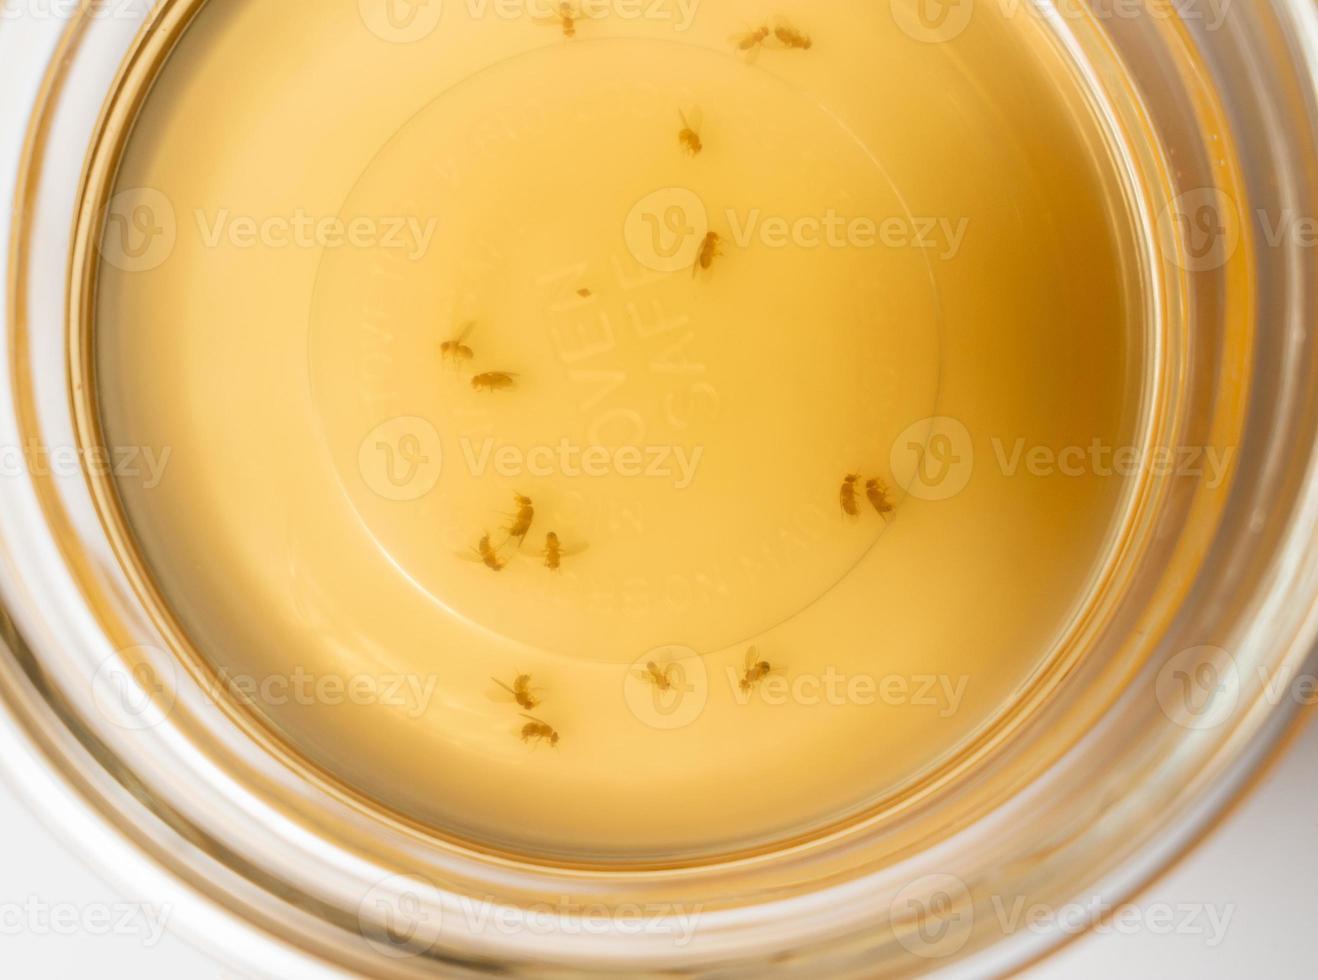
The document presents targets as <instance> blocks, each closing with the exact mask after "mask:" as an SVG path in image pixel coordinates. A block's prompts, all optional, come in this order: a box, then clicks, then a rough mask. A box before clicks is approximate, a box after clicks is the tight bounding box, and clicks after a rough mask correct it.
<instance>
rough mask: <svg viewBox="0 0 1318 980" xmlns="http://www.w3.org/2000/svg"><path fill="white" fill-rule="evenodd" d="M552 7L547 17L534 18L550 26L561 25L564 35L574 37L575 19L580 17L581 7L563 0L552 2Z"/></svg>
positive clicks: (575, 31)
mask: <svg viewBox="0 0 1318 980" xmlns="http://www.w3.org/2000/svg"><path fill="white" fill-rule="evenodd" d="M552 9H553V11H554V12H553V14H551V15H550V16H548V17H537V18H536V20H537V21H539V22H540V23H541V24H545V25H548V26H550V27H562V28H563V36H564V37H567V38H573V37H576V36H577V21H578V20H580V19H581V7H580V6H578V5H577V4H576V3H568V2H566V0H564V2H560V3H556V4H553V5H552Z"/></svg>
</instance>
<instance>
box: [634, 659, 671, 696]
mask: <svg viewBox="0 0 1318 980" xmlns="http://www.w3.org/2000/svg"><path fill="white" fill-rule="evenodd" d="M674 669H675V665H674V664H664V665H663V666H662V667H660V666H659V665H658V664H657V663H655V662H654V661H653V660H651V661H649V662H648V663H646V665H645V669H644V670H638V671H635V672H634V673H635V674H636V676H637V677H638V678H639V679H640V680H643V681H645V682H646V683H647V684H653V685H654V686H655V687H657V688H658V689H659V690H661V691H671V690H672V689H673V687H674V681H673V671H674Z"/></svg>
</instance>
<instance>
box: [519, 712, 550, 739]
mask: <svg viewBox="0 0 1318 980" xmlns="http://www.w3.org/2000/svg"><path fill="white" fill-rule="evenodd" d="M522 717H523V718H525V719H526V724H525V725H523V726H522V741H523V742H535V743H537V744H539V743H540V742H542V741H545V740H548V742H549V744H550V745H557V744H558V732H556V731H554V729H553V728H552V727H551V726H550V725H549V724H548V723H547V722H543V721H541V720H540V719H539V718H532V717H531V716H530V715H522Z"/></svg>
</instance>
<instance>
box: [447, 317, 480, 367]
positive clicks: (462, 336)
mask: <svg viewBox="0 0 1318 980" xmlns="http://www.w3.org/2000/svg"><path fill="white" fill-rule="evenodd" d="M475 327H476V324H475V323H464V324H463V325H462V332H461V333H459V334H458V335H457V337H455V338H454V339H453V340H446V341H444V342H443V343H442V344H440V345H439V355H440V357H441V358H442V359H443V360H445V361H452V362H453V363H454V364H465V363H467V362H468V361H470V360H472V359H473V358H474V357H475V356H476V352H475V351H473V350H472V349H471V348H470V347H468V346H467V344H466V343H465V341H466V339H467V336H468V335H469V334H470V333H471V331H472V330H473V329H475Z"/></svg>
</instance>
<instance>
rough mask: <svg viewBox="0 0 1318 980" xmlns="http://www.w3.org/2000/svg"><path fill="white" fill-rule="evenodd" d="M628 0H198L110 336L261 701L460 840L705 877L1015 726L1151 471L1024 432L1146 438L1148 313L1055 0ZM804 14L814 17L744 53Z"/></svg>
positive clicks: (125, 225) (166, 575) (168, 78)
mask: <svg viewBox="0 0 1318 980" xmlns="http://www.w3.org/2000/svg"><path fill="white" fill-rule="evenodd" d="M377 7H378V8H381V9H376V8H377ZM616 7H617V9H613V8H611V7H608V6H607V5H605V6H604V7H603V8H602V10H603V13H604V15H603V16H595V17H586V16H582V17H581V18H580V19H578V20H576V21H575V22H574V23H572V24H571V25H570V27H568V28H567V29H565V27H564V25H563V24H562V22H561V19H559V20H555V19H554V18H552V17H549V16H547V14H548V8H547V6H545V5H537V4H535V3H530V4H529V5H524V6H517V7H516V8H515V9H514V7H510V6H509V5H507V4H500V5H496V4H493V3H491V4H489V5H486V4H481V3H475V2H468V3H457V2H453V3H446V4H443V5H442V7H440V6H439V5H429V6H421V7H413V8H408V7H406V6H405V5H404V6H400V7H398V8H397V9H393V8H390V9H388V10H384V9H383V8H384V5H382V4H381V5H374V6H373V5H372V4H371V3H369V2H365V0H364V2H363V3H360V4H358V3H335V4H327V3H321V2H313V0H286V2H281V3H269V2H257V0H250V2H247V0H244V2H235V3H225V4H210V5H207V6H205V7H204V8H203V9H202V10H201V12H200V13H199V14H198V16H197V17H196V19H195V20H194V21H193V22H192V24H191V25H190V27H189V28H188V30H187V32H186V34H185V35H184V36H183V38H182V39H181V41H180V42H179V44H178V46H177V48H176V49H175V50H174V52H173V54H172V55H171V56H170V58H169V60H168V61H167V62H166V63H165V65H164V66H163V67H162V69H161V71H160V73H159V75H158V77H157V78H156V79H155V82H154V85H153V88H152V90H151V92H150V94H149V96H148V97H147V99H146V101H145V104H144V106H143V108H142V111H141V113H140V117H139V118H138V120H137V122H136V124H135V129H134V131H133V134H132V136H131V138H130V140H129V142H128V144H127V147H126V150H125V153H124V157H123V160H122V166H121V169H120V171H119V174H118V176H117V183H116V187H115V191H116V195H117V196H116V197H115V198H114V199H113V202H125V201H126V202H132V203H133V208H132V210H131V211H128V212H126V213H125V214H123V215H119V216H118V217H121V218H123V220H122V221H119V222H116V221H115V218H116V215H115V213H114V211H115V207H116V206H117V205H116V204H115V203H113V202H112V205H111V220H110V222H109V224H108V226H107V237H106V239H105V242H104V243H103V247H102V254H103V260H102V263H101V269H100V275H99V285H98V295H97V307H96V309H97V317H96V329H95V343H96V365H97V372H98V391H99V397H100V403H101V413H102V418H103V425H104V435H105V439H106V441H107V442H108V443H109V444H111V445H114V446H133V447H146V448H149V449H150V450H151V451H153V452H154V453H155V454H156V458H161V457H162V455H163V454H165V453H167V454H168V455H167V460H168V463H167V466H165V468H164V471H163V473H162V474H160V475H159V478H158V479H149V478H144V477H143V476H142V475H139V474H135V475H133V476H121V477H120V478H119V481H118V482H119V486H118V490H119V495H120V498H121V501H122V505H123V511H124V514H125V517H126V521H127V526H128V527H129V528H130V529H131V531H132V540H133V541H134V543H135V547H136V548H137V549H138V551H139V552H140V555H141V558H142V560H143V562H144V564H145V566H146V568H147V569H148V570H149V571H150V574H151V576H152V578H153V580H154V582H155V585H156V586H157V589H158V591H159V594H160V595H161V596H162V597H163V599H164V601H165V602H166V604H167V606H168V608H169V613H170V615H171V616H172V617H173V618H174V620H175V621H176V622H177V624H178V625H179V627H180V628H181V629H182V631H183V632H184V633H185V634H186V636H187V637H188V638H189V639H190V640H191V642H192V644H193V645H194V646H195V648H196V649H197V650H198V651H200V654H201V656H202V657H204V658H205V660H206V661H207V662H208V664H209V668H210V669H211V670H212V671H213V672H214V674H215V675H216V676H217V677H219V678H221V679H223V680H224V684H223V685H222V689H223V690H225V691H228V692H229V693H230V694H233V693H235V692H237V693H241V694H242V695H243V701H244V703H246V704H247V706H248V707H250V708H251V710H254V711H255V712H256V713H257V714H258V715H259V716H260V717H261V718H263V719H264V721H265V722H266V723H268V725H269V726H270V727H271V728H272V729H273V730H274V731H275V732H277V733H278V735H279V736H280V737H282V738H283V739H284V740H285V741H286V743H287V744H288V745H289V746H290V747H291V748H292V749H293V750H295V751H296V752H297V753H299V754H301V755H302V756H304V757H305V758H306V759H308V760H309V761H311V762H312V763H314V764H316V765H317V766H319V767H321V768H322V769H324V770H325V771H327V772H328V773H330V774H332V775H333V776H334V777H335V778H336V779H338V780H340V781H341V782H342V783H343V784H344V785H345V786H347V787H350V788H351V789H352V790H354V791H356V792H357V793H359V794H360V795H361V796H362V797H364V798H366V799H369V800H373V801H374V802H375V803H377V804H379V805H382V806H385V807H387V808H389V809H391V810H393V811H394V812H396V813H399V814H402V815H405V816H406V817H408V818H409V819H411V820H414V821H416V822H417V823H419V824H421V825H423V826H425V827H427V828H430V829H433V830H434V831H435V832H438V833H441V834H445V835H450V836H454V837H458V838H461V839H465V840H469V841H473V842H475V843H478V844H480V845H482V846H488V847H496V848H500V849H506V850H509V851H514V852H517V853H520V854H524V855H530V856H533V857H541V858H547V859H558V860H605V861H628V860H636V861H656V860H659V861H665V860H678V859H683V858H688V857H695V856H701V855H710V854H716V853H727V852H730V851H735V850H739V849H742V848H746V847H753V846H763V845H765V844H769V843H772V842H773V841H775V840H783V839H786V838H788V837H794V836H798V835H800V834H803V833H809V832H812V831H817V830H819V829H821V828H825V827H828V826H829V825H831V824H833V823H835V822H836V821H839V820H843V819H847V818H850V817H854V816H856V815H859V814H863V813H865V812H866V811H867V810H869V809H872V808H875V807H881V806H882V805H884V803H885V802H890V801H892V800H894V799H896V798H897V797H898V796H899V795H900V794H901V793H902V792H903V791H904V790H908V789H909V788H911V787H913V786H915V785H917V784H918V782H919V780H920V779H921V778H922V777H924V776H927V775H929V774H930V773H931V772H933V771H935V770H936V768H937V767H938V766H939V765H940V764H944V763H946V762H947V761H948V760H950V759H952V758H954V757H955V756H956V754H957V752H958V751H960V750H962V749H964V748H965V747H966V746H967V745H969V744H971V743H972V741H973V740H974V739H975V738H976V736H977V735H978V734H981V733H982V732H983V731H984V730H985V729H986V727H987V726H988V725H989V724H990V723H992V722H993V721H994V720H995V719H997V718H1000V717H1001V716H1002V713H1003V712H1004V711H1009V710H1010V709H1011V706H1012V703H1013V699H1014V698H1016V697H1017V696H1018V695H1019V694H1020V693H1021V692H1022V691H1023V690H1025V689H1026V688H1027V687H1028V685H1029V684H1030V682H1031V680H1032V679H1033V678H1036V677H1037V676H1038V675H1039V672H1040V671H1042V670H1043V669H1044V668H1045V667H1046V665H1047V664H1048V663H1049V658H1050V655H1051V654H1052V653H1054V652H1055V651H1056V649H1057V648H1058V645H1059V644H1060V643H1061V642H1062V641H1063V639H1064V637H1065V636H1066V632H1067V629H1068V627H1069V625H1070V624H1072V623H1073V622H1074V621H1075V619H1076V617H1077V616H1078V614H1079V613H1080V611H1081V610H1082V609H1083V608H1084V604H1085V598H1086V595H1087V592H1088V590H1089V589H1090V587H1091V585H1092V583H1093V582H1094V581H1095V578H1096V576H1097V575H1098V574H1099V571H1100V569H1101V568H1102V566H1103V563H1104V560H1105V556H1106V554H1107V552H1108V549H1109V545H1110V543H1111V541H1112V540H1113V538H1114V536H1115V535H1116V533H1117V532H1118V529H1119V525H1120V515H1121V510H1122V506H1123V501H1124V499H1125V495H1126V490H1127V489H1128V487H1127V485H1126V481H1124V480H1123V479H1121V478H1120V477H1115V476H1113V475H1111V471H1110V470H1107V469H1103V468H1101V467H1095V468H1092V469H1091V470H1089V471H1085V472H1080V473H1076V472H1073V471H1067V472H1066V473H1061V472H1058V471H1055V470H1053V471H1044V470H1039V469H1038V467H1028V466H1026V465H1025V464H1024V463H1023V462H1021V457H1020V456H1019V454H1018V449H1019V448H1020V447H1022V446H1023V447H1026V449H1027V451H1028V449H1029V448H1033V447H1048V448H1049V449H1051V450H1053V451H1057V450H1060V449H1062V448H1064V447H1077V446H1078V447H1090V446H1091V445H1093V444H1094V443H1095V442H1096V441H1097V442H1099V443H1101V444H1103V445H1105V446H1110V447H1119V446H1123V445H1129V444H1130V443H1131V440H1132V439H1133V438H1134V436H1133V432H1134V430H1135V426H1136V421H1137V417H1138V404H1139V400H1140V395H1141V392H1140V378H1141V377H1142V371H1143V357H1144V354H1143V347H1142V340H1141V338H1142V330H1143V324H1142V320H1141V310H1142V298H1141V297H1140V296H1139V295H1138V287H1137V285H1136V284H1137V282H1138V277H1137V276H1136V274H1135V272H1134V270H1133V268H1132V259H1131V256H1132V255H1134V254H1135V248H1134V244H1133V242H1134V233H1133V231H1132V228H1133V222H1132V220H1131V218H1130V216H1129V215H1128V213H1127V212H1126V211H1125V210H1124V205H1123V204H1122V201H1123V196H1122V194H1121V193H1120V181H1119V179H1118V176H1117V174H1118V171H1117V167H1116V165H1115V163H1114V162H1113V158H1112V156H1111V155H1110V154H1109V153H1108V151H1107V149H1106V146H1107V144H1106V142H1105V140H1104V138H1103V136H1102V133H1101V132H1100V130H1099V128H1098V127H1097V125H1096V124H1095V123H1094V121H1093V119H1092V117H1091V115H1090V113H1089V110H1088V109H1087V105H1088V103H1087V102H1086V99H1085V97H1084V93H1083V92H1082V91H1081V90H1080V89H1079V87H1078V84H1077V82H1076V81H1075V80H1074V79H1073V77H1072V75H1071V73H1070V71H1069V69H1068V68H1067V66H1066V65H1065V64H1064V63H1063V62H1062V61H1061V60H1060V57H1059V55H1058V54H1057V53H1056V51H1055V49H1054V48H1053V47H1052V45H1051V44H1050V43H1049V41H1048V40H1047V38H1046V36H1045V34H1044V33H1043V31H1042V29H1041V27H1040V25H1039V24H1038V23H1037V22H1036V21H1035V20H1034V19H1033V17H1032V16H1031V15H1028V14H1026V13H1025V12H1018V13H1017V15H1016V16H1014V17H1011V18H1005V17H1003V16H1002V14H1001V13H1000V12H997V8H995V7H993V6H992V5H986V6H984V7H982V8H976V11H975V17H974V18H973V20H972V21H971V22H970V23H969V24H968V25H967V26H966V28H965V29H964V30H963V31H962V32H961V33H959V34H957V35H956V36H955V37H954V38H952V39H950V40H944V41H942V42H939V43H930V40H929V39H928V38H921V37H919V36H917V35H918V31H914V30H913V28H912V25H913V24H916V25H918V24H919V23H921V22H920V21H919V19H918V18H916V17H914V13H915V4H914V0H912V3H911V4H910V5H909V9H907V7H904V6H903V5H902V4H900V3H899V4H895V5H890V4H887V3H873V2H870V0H836V2H831V3H828V4H811V3H805V2H795V0H784V2H775V3H774V4H772V5H769V4H756V3H742V4H730V3H714V2H706V3H704V4H696V5H694V6H693V7H691V6H688V7H682V6H679V5H678V4H676V3H670V4H664V3H655V4H646V5H642V13H643V15H642V16H639V17H638V16H634V8H633V5H630V4H619V5H616ZM890 8H892V9H890ZM402 13H407V14H408V15H409V16H407V17H404V16H402V15H401V14H402ZM436 17H437V18H438V19H434V18H436ZM427 18H430V19H427ZM780 22H789V23H790V24H791V25H792V26H793V27H794V28H796V29H797V30H798V31H800V32H801V33H802V34H804V35H808V36H809V38H810V42H811V43H810V46H809V47H808V48H805V47H803V46H796V47H789V46H787V45H785V44H782V43H781V42H777V40H776V39H775V38H773V37H772V35H771V36H770V38H769V39H768V40H766V42H765V43H764V44H762V45H759V44H757V45H754V46H752V47H751V49H750V50H749V51H744V52H743V51H739V50H738V47H739V40H738V37H739V36H741V35H744V34H745V33H746V32H751V31H754V30H755V29H756V28H757V27H758V26H759V25H760V24H764V23H768V24H770V25H771V26H772V25H774V24H776V23H780ZM569 33H571V34H572V36H570V37H569V36H568V34H569ZM688 127H689V128H690V129H691V130H692V131H693V132H695V133H696V134H697V135H698V137H699V142H700V150H699V152H698V153H694V154H693V153H692V152H691V146H690V145H689V140H688V142H687V144H684V142H683V140H682V139H681V138H680V134H681V132H682V131H683V129H685V128H688ZM143 207H146V208H147V210H146V211H145V212H144V211H143V210H142V209H143ZM144 215H145V216H146V218H149V219H151V220H147V221H144V220H143V216H144ZM143 232H151V234H152V235H153V236H154V237H149V239H148V240H144V241H142V242H139V244H138V247H136V248H132V247H129V246H128V245H127V244H125V243H126V242H130V241H131V236H132V235H134V234H138V233H143ZM711 232H712V233H713V234H714V235H717V245H714V244H713V243H714V241H715V240H714V239H712V238H710V237H708V234H709V233H711ZM115 236H118V237H115ZM125 236H127V237H125ZM702 255H703V257H704V258H706V259H708V263H707V266H706V264H705V263H702V262H701V261H700V260H701V258H702ZM445 342H457V343H459V344H460V345H461V347H460V348H457V349H455V348H449V349H448V350H449V353H450V354H454V353H455V351H456V356H446V354H445V348H444V347H443V345H444V344H445ZM461 348H466V349H467V350H462V349H461ZM468 352H469V354H470V357H469V358H468V357H467V356H466V355H467V354H468ZM494 372H497V373H501V374H506V375H507V376H508V386H507V387H503V388H500V389H499V390H494V391H488V390H477V389H476V388H474V387H473V378H474V377H476V376H479V375H487V374H490V373H494ZM931 419H936V420H939V421H936V422H931V421H930V420H931ZM1013 461H1014V462H1015V463H1016V465H1014V466H1013V465H1012V464H1013ZM852 473H854V474H857V475H859V476H860V480H859V481H858V482H857V484H856V486H857V490H858V498H857V508H856V509H857V511H858V514H857V515H856V516H851V515H848V514H847V513H845V511H844V506H843V501H842V487H843V480H844V478H845V477H846V476H847V475H848V474H852ZM869 479H878V480H881V481H882V482H883V484H884V486H885V487H886V488H887V490H888V499H889V500H890V502H891V503H892V505H893V511H892V513H890V514H887V515H885V516H880V515H879V514H878V513H877V512H876V511H875V509H874V508H873V507H872V506H871V505H870V502H869V501H868V500H867V499H866V494H865V488H866V481H868V480H869ZM912 480H915V481H916V485H913V484H912ZM517 496H522V497H525V498H527V499H529V500H530V501H531V506H532V507H533V509H534V518H533V520H532V523H531V526H530V529H529V532H528V533H527V534H526V536H525V538H524V540H522V541H518V540H517V539H511V540H510V539H509V537H508V532H507V530H506V529H507V528H510V527H512V526H513V525H514V524H515V523H516V516H517V512H518V510H519V504H518V503H517V501H516V499H515V498H516V497H517ZM551 531H552V532H554V533H555V534H556V535H557V536H558V539H559V543H560V545H561V548H562V551H563V554H562V556H561V564H560V567H559V568H557V569H556V570H553V569H550V568H548V567H546V556H545V555H544V554H542V552H543V551H544V550H545V549H546V536H547V534H548V533H549V532H551ZM486 534H488V535H489V537H490V540H489V543H490V547H491V548H492V549H494V551H493V555H494V560H495V562H496V563H498V564H503V565H504V566H505V567H503V568H502V570H500V571H494V570H492V569H490V568H489V567H487V566H486V565H485V564H483V562H482V560H481V555H480V551H479V543H480V541H481V539H482V537H483V536H485V535H486ZM752 647H753V648H754V650H755V655H754V657H753V661H754V662H755V663H760V662H764V663H767V664H768V665H769V667H770V668H771V672H770V673H769V674H768V675H767V676H764V677H758V676H756V677H754V678H752V679H753V683H749V684H747V685H743V684H742V681H743V680H744V679H746V678H745V668H746V666H747V654H748V650H749V649H750V648H752ZM651 663H653V664H654V667H653V668H651V667H650V666H649V665H650V664H651ZM520 675H529V676H530V679H531V681H530V683H531V687H532V695H533V697H534V698H535V699H536V700H537V701H538V703H537V704H536V706H535V707H534V708H533V709H532V710H530V711H524V710H523V708H521V707H519V706H518V705H517V704H515V703H514V702H513V700H512V698H511V697H510V696H509V695H508V694H507V692H506V691H504V690H503V688H501V687H500V686H499V685H497V684H496V683H495V680H496V679H497V680H499V681H502V682H503V683H504V684H507V685H509V686H511V685H513V682H514V679H515V678H516V677H518V676H520ZM656 681H658V682H657V683H656ZM523 714H529V715H531V716H532V717H533V718H534V719H536V720H537V722H542V723H543V724H544V725H545V726H547V728H545V729H534V730H531V731H530V732H524V731H523V726H525V725H528V724H534V723H533V722H531V721H529V720H528V719H526V718H524V717H523ZM550 730H552V731H553V733H554V735H555V736H557V738H556V741H552V742H551V740H550V739H549V738H548V737H545V738H537V737H536V736H537V735H546V736H547V734H548V732H549V731H550ZM524 734H526V735H528V737H529V740H527V739H524V738H523V735H524Z"/></svg>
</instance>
